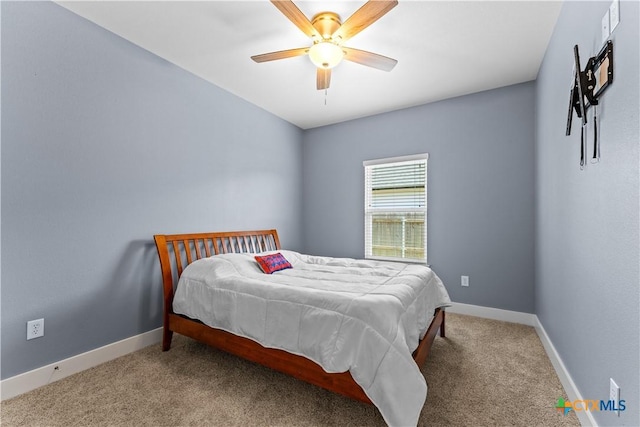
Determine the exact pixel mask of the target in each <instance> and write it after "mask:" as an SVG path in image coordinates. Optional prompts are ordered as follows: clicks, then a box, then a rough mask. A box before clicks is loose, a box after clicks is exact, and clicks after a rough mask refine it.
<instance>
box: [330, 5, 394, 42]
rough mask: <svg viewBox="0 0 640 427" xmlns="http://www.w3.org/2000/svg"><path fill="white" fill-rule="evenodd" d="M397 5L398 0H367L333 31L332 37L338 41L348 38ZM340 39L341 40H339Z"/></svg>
mask: <svg viewBox="0 0 640 427" xmlns="http://www.w3.org/2000/svg"><path fill="white" fill-rule="evenodd" d="M397 5H398V0H369V1H368V2H366V3H365V4H364V5H363V6H362V7H361V8H360V9H358V10H356V11H355V12H354V13H353V15H351V16H350V17H349V19H347V20H346V21H345V22H344V24H342V26H341V27H340V28H338V29H337V30H336V32H335V33H333V36H332V37H333V39H334V40H337V41H339V42H340V43H342V42H345V41H347V40H349V39H350V38H351V37H353V36H355V35H356V34H358V33H359V32H360V31H362V30H364V29H365V28H367V27H368V26H369V25H371V24H373V23H374V22H376V21H377V20H378V19H380V18H382V17H383V16H384V15H385V14H386V13H387V12H389V11H390V10H391V9H393V8H394V7H396V6H397ZM340 39H342V40H340Z"/></svg>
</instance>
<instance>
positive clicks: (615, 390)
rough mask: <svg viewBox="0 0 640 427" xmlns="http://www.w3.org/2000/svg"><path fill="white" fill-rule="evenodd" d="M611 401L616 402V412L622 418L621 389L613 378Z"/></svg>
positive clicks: (610, 392)
mask: <svg viewBox="0 0 640 427" xmlns="http://www.w3.org/2000/svg"><path fill="white" fill-rule="evenodd" d="M609 400H610V401H613V402H614V405H613V407H614V408H616V409H617V411H616V412H617V413H618V416H620V387H618V384H616V382H615V381H614V380H613V378H609Z"/></svg>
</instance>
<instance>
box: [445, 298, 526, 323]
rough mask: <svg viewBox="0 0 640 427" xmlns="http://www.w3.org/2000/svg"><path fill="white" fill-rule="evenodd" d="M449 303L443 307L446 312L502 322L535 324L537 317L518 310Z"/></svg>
mask: <svg viewBox="0 0 640 427" xmlns="http://www.w3.org/2000/svg"><path fill="white" fill-rule="evenodd" d="M451 304H452V306H451V307H447V308H446V309H445V310H446V311H447V313H455V314H464V315H467V316H476V317H482V318H483V319H492V320H502V321H503V322H510V323H520V324H523V325H527V326H535V325H536V322H537V319H538V318H537V316H536V315H535V314H530V313H522V312H520V311H511V310H502V309H500V308H492V307H482V306H479V305H471V304H463V303H461V302H453V303H451Z"/></svg>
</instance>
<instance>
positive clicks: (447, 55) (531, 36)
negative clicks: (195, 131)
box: [58, 0, 561, 129]
mask: <svg viewBox="0 0 640 427" xmlns="http://www.w3.org/2000/svg"><path fill="white" fill-rule="evenodd" d="M58 3H59V4H60V5H62V6H63V7H65V8H67V9H69V10H71V11H73V12H75V13H77V14H78V15H80V16H83V17H85V18H87V19H89V20H90V21H93V22H95V23H96V24H98V25H100V26H102V27H104V28H106V29H108V30H110V31H112V32H114V33H116V34H118V35H120V36H121V37H123V38H125V39H127V40H130V41H131V42H133V43H135V44H136V45H138V46H141V47H143V48H144V49H147V50H149V51H150V52H153V53H154V54H156V55H158V56H160V57H162V58H164V59H166V60H168V61H170V62H172V63H174V64H176V65H178V66H180V67H182V68H184V69H185V70H188V71H190V72H192V73H193V74H195V75H197V76H200V77H202V78H203V79H205V80H208V81H210V82H212V83H214V84H215V85H217V86H219V87H221V88H224V89H226V90H227V91H229V92H231V93H234V94H235V95H237V96H239V97H241V98H243V99H245V100H247V101H249V102H251V103H253V104H255V105H258V106H260V107H262V108H264V109H265V110H267V111H270V112H271V113H273V114H275V115H277V116H279V117H281V118H283V119H284V120H287V121H289V122H291V123H293V124H295V125H297V126H299V127H301V128H303V129H308V128H313V127H317V126H323V125H327V124H332V123H337V122H341V121H345V120H350V119H354V118H358V117H364V116H369V115H372V114H377V113H382V112H387V111H392V110H397V109H400V108H406V107H411V106H415V105H420V104H425V103H429V102H434V101H438V100H441V99H446V98H451V97H455V96H460V95H465V94H469V93H474V92H479V91H483V90H488V89H493V88H497V87H502V86H508V85H512V84H516V83H521V82H526V81H530V80H533V79H535V78H536V76H537V74H538V69H539V67H540V63H541V62H542V58H543V56H544V53H545V50H546V48H547V44H548V43H549V39H550V37H551V33H552V31H553V28H554V26H555V23H556V20H557V18H558V14H559V11H560V6H561V3H560V2H557V1H535V0H534V1H523V0H513V1H484V0H476V1H408V0H399V4H398V6H396V7H395V8H394V9H392V10H391V11H390V12H389V13H388V14H387V15H385V16H383V17H382V18H381V19H380V20H378V21H376V22H375V23H373V25H371V26H370V27H368V28H366V29H365V30H364V31H362V32H361V33H360V34H358V35H356V36H355V37H353V38H352V39H350V40H349V41H348V42H347V43H346V44H345V45H346V46H349V47H354V48H357V49H362V50H369V51H372V52H375V53H378V54H381V55H385V56H389V57H392V58H395V59H397V60H398V64H397V65H396V67H395V68H394V69H393V70H392V71H391V72H388V73H387V72H384V71H379V70H376V69H373V68H369V67H365V66H362V65H358V64H355V63H352V62H348V61H343V62H342V63H341V64H339V65H338V66H337V67H336V68H335V69H334V70H333V73H332V79H331V87H330V88H329V90H328V92H327V94H326V95H325V92H324V91H318V90H316V87H315V84H316V82H315V79H316V75H315V68H314V66H313V64H312V63H311V62H310V61H309V59H308V58H307V57H306V56H302V57H297V58H289V59H283V60H278V61H271V62H266V63H262V64H258V63H255V62H253V61H252V60H251V59H250V56H252V55H256V54H261V53H266V52H272V51H278V50H284V49H291V48H297V47H305V46H309V45H310V44H311V43H310V41H309V39H308V38H307V37H306V36H305V35H304V34H303V33H302V32H301V31H300V30H299V29H298V28H297V27H296V26H294V25H293V24H292V23H291V22H290V21H289V20H288V19H287V18H286V17H285V16H284V15H283V14H282V13H281V12H280V11H279V10H278V9H276V8H275V7H274V6H273V5H272V4H271V3H270V2H269V1H266V0H263V1H108V2H107V1H97V0H94V1H59V2H58ZM295 3H296V5H297V6H298V7H299V8H300V9H301V10H302V12H304V13H305V15H307V17H309V18H311V17H312V16H313V15H315V14H316V13H318V12H322V11H326V10H330V11H333V12H336V13H338V14H339V15H340V17H341V18H342V21H343V22H344V21H345V20H346V19H347V18H348V17H349V16H350V15H351V14H352V13H353V12H355V11H356V10H357V9H358V8H359V7H360V6H362V4H364V0H362V1H357V2H353V1H340V2H336V1H333V2H328V1H317V0H315V1H301V0H298V1H295ZM325 102H326V104H325Z"/></svg>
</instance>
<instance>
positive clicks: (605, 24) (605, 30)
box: [602, 9, 610, 43]
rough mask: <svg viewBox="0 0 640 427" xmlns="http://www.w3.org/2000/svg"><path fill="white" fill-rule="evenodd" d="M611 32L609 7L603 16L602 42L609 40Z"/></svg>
mask: <svg viewBox="0 0 640 427" xmlns="http://www.w3.org/2000/svg"><path fill="white" fill-rule="evenodd" d="M609 34H610V32H609V9H607V11H606V12H605V14H604V16H603V17H602V43H604V42H606V41H607V39H608V38H609Z"/></svg>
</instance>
